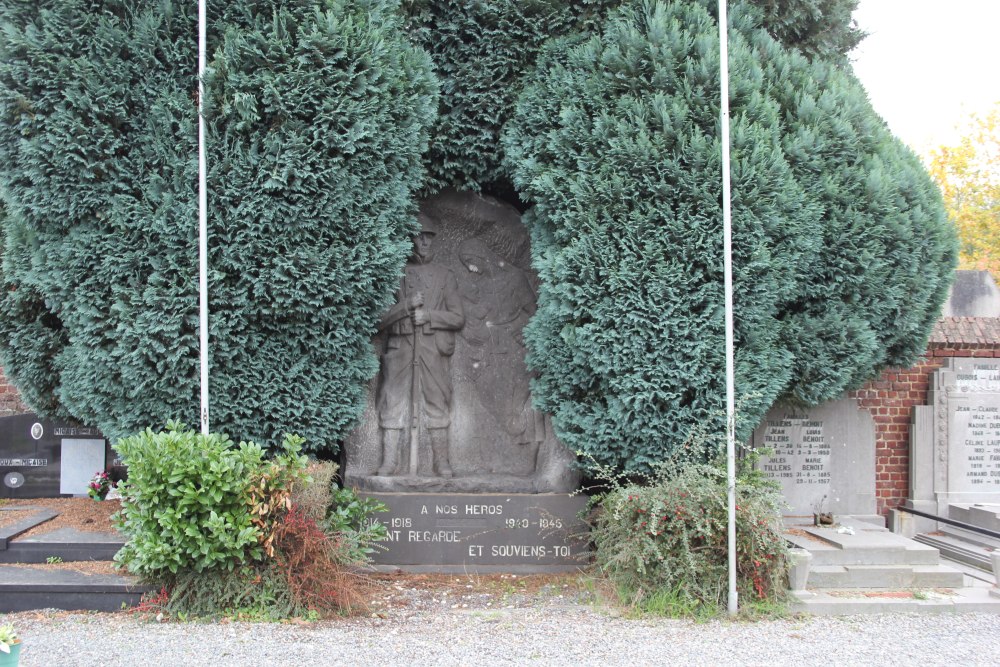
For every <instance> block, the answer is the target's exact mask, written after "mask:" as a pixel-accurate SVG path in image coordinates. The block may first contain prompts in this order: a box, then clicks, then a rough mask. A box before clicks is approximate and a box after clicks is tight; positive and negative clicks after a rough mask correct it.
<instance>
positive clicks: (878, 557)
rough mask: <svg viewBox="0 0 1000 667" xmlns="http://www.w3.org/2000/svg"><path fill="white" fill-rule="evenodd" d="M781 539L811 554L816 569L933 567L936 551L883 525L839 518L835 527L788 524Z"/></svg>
mask: <svg viewBox="0 0 1000 667" xmlns="http://www.w3.org/2000/svg"><path fill="white" fill-rule="evenodd" d="M786 526H787V528H788V532H787V533H786V535H785V537H786V538H787V539H788V541H789V542H790V543H792V545H793V546H795V547H798V548H800V549H805V550H806V551H808V552H809V553H811V554H812V557H813V558H812V564H813V566H814V567H817V566H835V565H838V566H847V565H912V566H917V565H923V566H929V565H937V564H938V563H939V562H940V554H939V553H938V550H937V549H935V548H933V547H930V546H927V545H925V544H920V543H918V542H916V541H914V540H911V539H908V538H905V537H903V536H901V535H897V534H895V533H892V532H890V531H889V530H888V529H886V528H885V527H884V526H881V525H877V524H873V523H869V522H867V521H863V520H859V519H857V518H855V517H840V518H839V520H838V523H837V525H835V526H811V525H794V524H792V525H789V524H788V523H786Z"/></svg>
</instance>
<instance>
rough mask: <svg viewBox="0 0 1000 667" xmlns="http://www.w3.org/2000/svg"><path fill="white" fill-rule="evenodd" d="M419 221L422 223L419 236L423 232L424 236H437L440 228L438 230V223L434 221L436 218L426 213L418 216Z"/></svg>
mask: <svg viewBox="0 0 1000 667" xmlns="http://www.w3.org/2000/svg"><path fill="white" fill-rule="evenodd" d="M417 221H418V222H419V223H420V230H419V231H418V232H417V233H418V234H420V233H421V232H423V233H424V234H432V235H434V236H437V233H438V228H437V223H436V222H435V221H434V218H432V217H430V216H429V215H426V214H424V213H421V214H420V215H419V216H417Z"/></svg>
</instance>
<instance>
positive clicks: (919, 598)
mask: <svg viewBox="0 0 1000 667" xmlns="http://www.w3.org/2000/svg"><path fill="white" fill-rule="evenodd" d="M791 596H792V599H791V603H790V605H789V607H790V610H791V611H792V612H793V613H805V614H814V615H817V616H847V615H854V614H893V613H898V614H913V613H916V614H956V613H992V614H1000V596H998V595H997V593H996V592H995V589H992V590H991V589H990V588H989V587H987V586H965V587H962V588H955V589H942V590H919V589H918V590H899V591H871V590H867V591H862V590H836V591H827V590H810V591H805V592H802V593H792V594H791Z"/></svg>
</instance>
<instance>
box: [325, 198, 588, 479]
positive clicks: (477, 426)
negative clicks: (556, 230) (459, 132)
mask: <svg viewBox="0 0 1000 667" xmlns="http://www.w3.org/2000/svg"><path fill="white" fill-rule="evenodd" d="M419 222H420V231H419V233H418V234H417V236H416V237H415V238H414V247H413V254H412V256H411V257H410V259H409V261H408V262H407V264H406V267H405V269H404V273H403V276H402V277H401V280H400V283H399V287H398V289H397V292H396V298H395V301H394V304H393V305H392V306H391V307H390V308H389V309H388V310H387V312H386V313H385V314H384V315H383V316H382V319H381V322H380V324H379V329H378V335H377V336H376V337H375V339H374V346H375V350H376V351H377V353H378V355H379V361H380V371H379V375H378V378H377V379H376V380H373V382H372V383H371V385H370V387H369V394H368V406H367V408H366V410H365V413H364V415H363V417H362V419H361V424H360V425H359V426H358V428H357V429H356V430H355V432H354V433H353V434H352V435H351V436H350V437H349V438H348V440H347V442H346V443H345V446H344V450H345V459H346V460H345V462H344V475H345V481H346V482H347V483H348V484H350V485H352V486H356V487H358V488H359V489H362V490H367V491H384V492H413V491H425V492H457V493H487V492H495V493H537V492H568V491H572V490H574V489H575V488H576V485H577V483H578V481H579V472H578V470H577V469H576V468H575V466H574V457H573V455H572V453H570V452H569V451H567V450H566V448H565V447H564V446H563V445H562V443H560V442H559V441H558V439H557V438H556V437H555V435H554V433H553V429H552V425H551V421H550V418H549V417H548V416H547V415H545V414H542V413H540V412H538V411H537V410H535V409H534V407H533V405H532V400H531V373H530V371H529V369H528V368H527V365H526V363H525V355H526V353H527V350H526V349H525V344H524V338H523V330H524V327H525V325H526V324H527V323H528V321H529V320H530V319H531V317H532V315H534V313H535V308H536V305H535V304H536V292H535V289H534V288H533V281H534V280H535V276H534V274H533V273H532V271H531V262H530V257H531V253H530V248H529V244H528V233H527V229H526V228H525V227H524V225H523V224H522V223H521V218H520V214H519V213H518V212H517V210H516V209H515V208H513V207H512V206H510V205H507V204H504V203H502V202H499V201H497V200H495V199H491V198H489V197H484V196H482V195H478V194H474V193H458V192H445V193H441V194H439V195H436V196H435V197H434V198H432V199H430V200H427V201H425V202H423V203H422V205H421V215H420V216H419Z"/></svg>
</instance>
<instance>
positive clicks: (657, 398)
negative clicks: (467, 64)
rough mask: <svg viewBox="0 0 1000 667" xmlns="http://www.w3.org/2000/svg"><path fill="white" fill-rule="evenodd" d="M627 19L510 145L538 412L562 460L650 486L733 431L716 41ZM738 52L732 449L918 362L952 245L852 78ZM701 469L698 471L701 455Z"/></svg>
mask: <svg viewBox="0 0 1000 667" xmlns="http://www.w3.org/2000/svg"><path fill="white" fill-rule="evenodd" d="M712 4H714V3H709V2H708V1H707V0H698V1H692V2H674V3H659V2H657V3H654V2H648V3H640V2H636V3H632V4H631V5H630V6H628V7H626V8H624V9H623V10H622V11H621V12H620V13H617V14H615V15H614V16H613V17H612V18H611V19H610V20H609V21H608V22H607V24H606V26H605V28H604V30H603V32H602V33H601V34H600V35H595V36H592V37H590V38H588V39H585V40H580V39H576V40H572V39H566V40H563V41H561V42H557V43H554V44H552V45H550V47H549V48H548V49H547V51H546V52H545V54H544V55H543V57H542V58H541V60H540V64H539V67H538V70H537V72H536V73H535V74H534V75H533V77H532V78H531V81H530V83H529V84H528V85H527V86H526V88H525V92H524V93H523V94H522V96H521V97H520V99H519V100H518V102H517V107H516V113H515V116H514V118H513V119H512V121H511V122H510V124H509V125H508V127H507V131H506V134H505V137H504V138H505V146H506V149H507V162H508V165H509V166H510V168H511V170H512V172H513V174H514V179H515V184H516V186H517V187H518V190H519V191H520V192H521V193H522V196H523V197H524V198H525V199H526V200H528V201H530V202H531V203H533V204H534V205H535V206H534V208H533V210H532V211H530V212H529V215H528V216H526V220H527V224H528V225H529V228H530V230H531V234H532V244H533V247H532V251H533V254H534V261H535V266H536V268H537V269H538V272H539V277H540V279H541V288H540V293H539V309H538V313H537V315H536V316H535V318H534V320H533V321H532V322H531V323H530V324H529V326H528V327H527V328H526V330H525V335H526V339H527V341H528V346H529V350H530V357H529V363H530V365H531V366H532V367H533V368H534V369H535V370H536V371H537V372H538V378H537V381H536V382H535V385H534V389H535V393H534V395H535V398H536V400H537V401H538V403H539V406H540V407H541V408H542V409H544V410H546V411H549V412H551V413H552V414H553V415H554V422H555V425H556V428H557V431H558V432H559V435H560V436H561V437H562V438H563V440H564V441H565V442H567V444H569V445H570V446H571V447H574V448H578V449H582V450H584V451H587V452H589V453H591V454H592V455H594V456H595V458H597V460H598V461H600V462H601V463H605V464H610V465H614V466H619V467H624V468H631V469H643V468H646V469H648V467H649V466H650V465H651V464H653V463H654V462H656V461H658V460H662V459H663V458H664V457H665V456H666V455H668V454H670V453H672V452H674V451H675V450H676V449H677V448H678V447H679V446H680V445H681V444H682V443H683V442H684V440H685V438H686V436H687V435H688V434H689V433H690V432H691V430H692V429H693V428H695V427H696V426H698V425H706V424H707V425H710V426H712V427H713V428H717V429H721V428H722V427H723V424H724V414H723V413H724V346H723V331H724V329H723V327H724V321H723V284H722V282H723V276H722V268H723V262H722V213H721V149H720V145H719V129H718V127H719V126H718V123H719V120H718V117H719V88H718V86H719V78H718V77H719V61H718V58H719V55H718V54H719V49H718V26H717V24H716V21H715V18H714V16H712V14H710V12H709V11H708V10H707V9H706V7H707V6H709V5H712ZM744 9H745V8H741V7H735V8H734V11H733V14H732V16H733V23H734V26H733V29H732V31H731V32H730V40H731V41H730V69H731V91H730V96H731V100H730V104H731V108H732V141H733V167H732V169H733V171H732V173H733V194H734V199H733V207H734V210H733V216H734V219H733V224H734V264H735V287H736V294H735V307H736V342H737V369H736V371H737V392H738V394H739V395H741V396H743V397H745V401H744V403H743V405H742V410H743V411H742V415H741V416H742V419H741V420H740V422H739V435H740V437H745V436H746V435H747V434H748V430H749V428H751V427H752V426H753V425H755V424H756V423H758V422H759V420H760V419H761V418H762V416H763V414H764V412H765V411H766V409H767V408H768V407H769V406H770V405H772V404H773V402H774V401H776V400H778V399H780V398H791V399H800V400H803V401H807V402H817V401H821V400H825V399H829V398H834V397H836V396H838V395H840V394H841V392H843V391H844V390H846V389H849V388H852V387H854V386H857V385H858V384H859V383H860V382H861V381H863V380H865V379H867V378H870V377H872V376H873V375H874V374H875V373H876V372H877V370H878V369H880V368H882V367H884V366H886V365H889V364H898V365H906V364H908V363H910V362H912V361H913V360H914V358H915V356H916V355H917V354H919V352H920V351H921V349H922V346H923V344H924V343H925V341H926V337H927V335H928V333H929V330H930V326H931V325H932V323H933V321H934V319H935V318H936V315H937V313H938V312H939V309H940V305H941V302H942V301H943V298H944V295H945V292H946V290H947V286H948V283H949V281H950V274H951V271H952V270H953V268H954V257H955V244H954V234H953V231H952V230H951V228H950V227H949V225H948V224H947V223H946V220H945V217H944V213H943V210H942V207H941V204H940V201H939V195H938V194H937V191H936V189H935V188H934V187H933V185H932V183H931V182H930V180H929V178H928V177H927V175H926V174H925V173H924V171H923V169H922V168H921V167H920V165H919V163H918V161H917V159H916V157H915V156H914V155H912V154H911V153H910V152H909V151H908V150H907V149H906V148H904V147H903V146H902V145H901V144H900V143H899V142H898V141H897V140H896V139H894V138H893V137H892V136H891V135H890V133H889V132H888V130H887V128H886V127H885V125H884V123H883V122H882V121H881V120H880V119H879V118H878V117H877V116H876V115H875V114H874V112H873V111H872V109H871V107H870V106H869V104H868V102H867V100H866V97H865V94H864V91H863V89H862V88H861V87H860V85H859V84H858V83H857V82H856V81H855V80H854V79H853V77H852V76H851V75H850V74H849V73H847V72H845V71H844V70H842V69H841V68H839V67H835V66H833V65H830V64H827V63H825V62H823V61H822V59H816V60H815V61H809V60H807V59H806V58H805V57H804V56H802V55H801V54H799V53H796V52H792V51H789V50H786V49H785V48H783V47H781V46H779V45H778V44H777V43H776V42H774V41H773V39H772V38H770V37H769V36H768V35H767V34H766V32H765V31H764V30H761V29H758V28H756V27H755V25H754V24H753V23H752V22H751V19H750V16H751V14H750V13H749V12H746V11H743V10H744ZM698 454H703V453H698Z"/></svg>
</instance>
